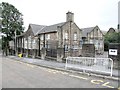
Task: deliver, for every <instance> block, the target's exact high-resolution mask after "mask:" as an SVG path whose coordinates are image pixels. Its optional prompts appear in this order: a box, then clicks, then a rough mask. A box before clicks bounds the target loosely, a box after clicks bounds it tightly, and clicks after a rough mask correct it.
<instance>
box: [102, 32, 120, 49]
mask: <svg viewBox="0 0 120 90" xmlns="http://www.w3.org/2000/svg"><path fill="white" fill-rule="evenodd" d="M104 42H105V51H107V50H108V45H109V43H120V32H118V33H117V32H115V33H110V34H106V35H105V39H104Z"/></svg>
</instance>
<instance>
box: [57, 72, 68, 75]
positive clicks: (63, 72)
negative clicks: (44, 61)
mask: <svg viewBox="0 0 120 90" xmlns="http://www.w3.org/2000/svg"><path fill="white" fill-rule="evenodd" d="M59 72H60V73H61V74H64V75H67V74H68V73H66V72H62V71H59Z"/></svg>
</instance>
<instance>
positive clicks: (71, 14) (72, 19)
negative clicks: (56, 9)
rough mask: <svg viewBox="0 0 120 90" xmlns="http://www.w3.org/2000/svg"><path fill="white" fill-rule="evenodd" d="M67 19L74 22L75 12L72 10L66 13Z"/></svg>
mask: <svg viewBox="0 0 120 90" xmlns="http://www.w3.org/2000/svg"><path fill="white" fill-rule="evenodd" d="M66 21H67V22H68V21H73V22H74V13H72V12H69V11H68V12H67V13H66Z"/></svg>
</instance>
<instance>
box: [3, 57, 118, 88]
mask: <svg viewBox="0 0 120 90" xmlns="http://www.w3.org/2000/svg"><path fill="white" fill-rule="evenodd" d="M2 88H118V82H117V81H114V80H108V79H102V78H99V77H93V76H87V75H81V74H75V73H68V72H64V71H58V70H54V69H49V68H45V67H40V66H36V65H31V64H27V63H23V62H20V61H15V60H12V59H10V58H5V57H2Z"/></svg>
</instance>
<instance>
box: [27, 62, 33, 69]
mask: <svg viewBox="0 0 120 90" xmlns="http://www.w3.org/2000/svg"><path fill="white" fill-rule="evenodd" d="M26 65H27V66H29V67H32V68H34V66H33V65H31V64H28V63H27V64H26Z"/></svg>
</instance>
